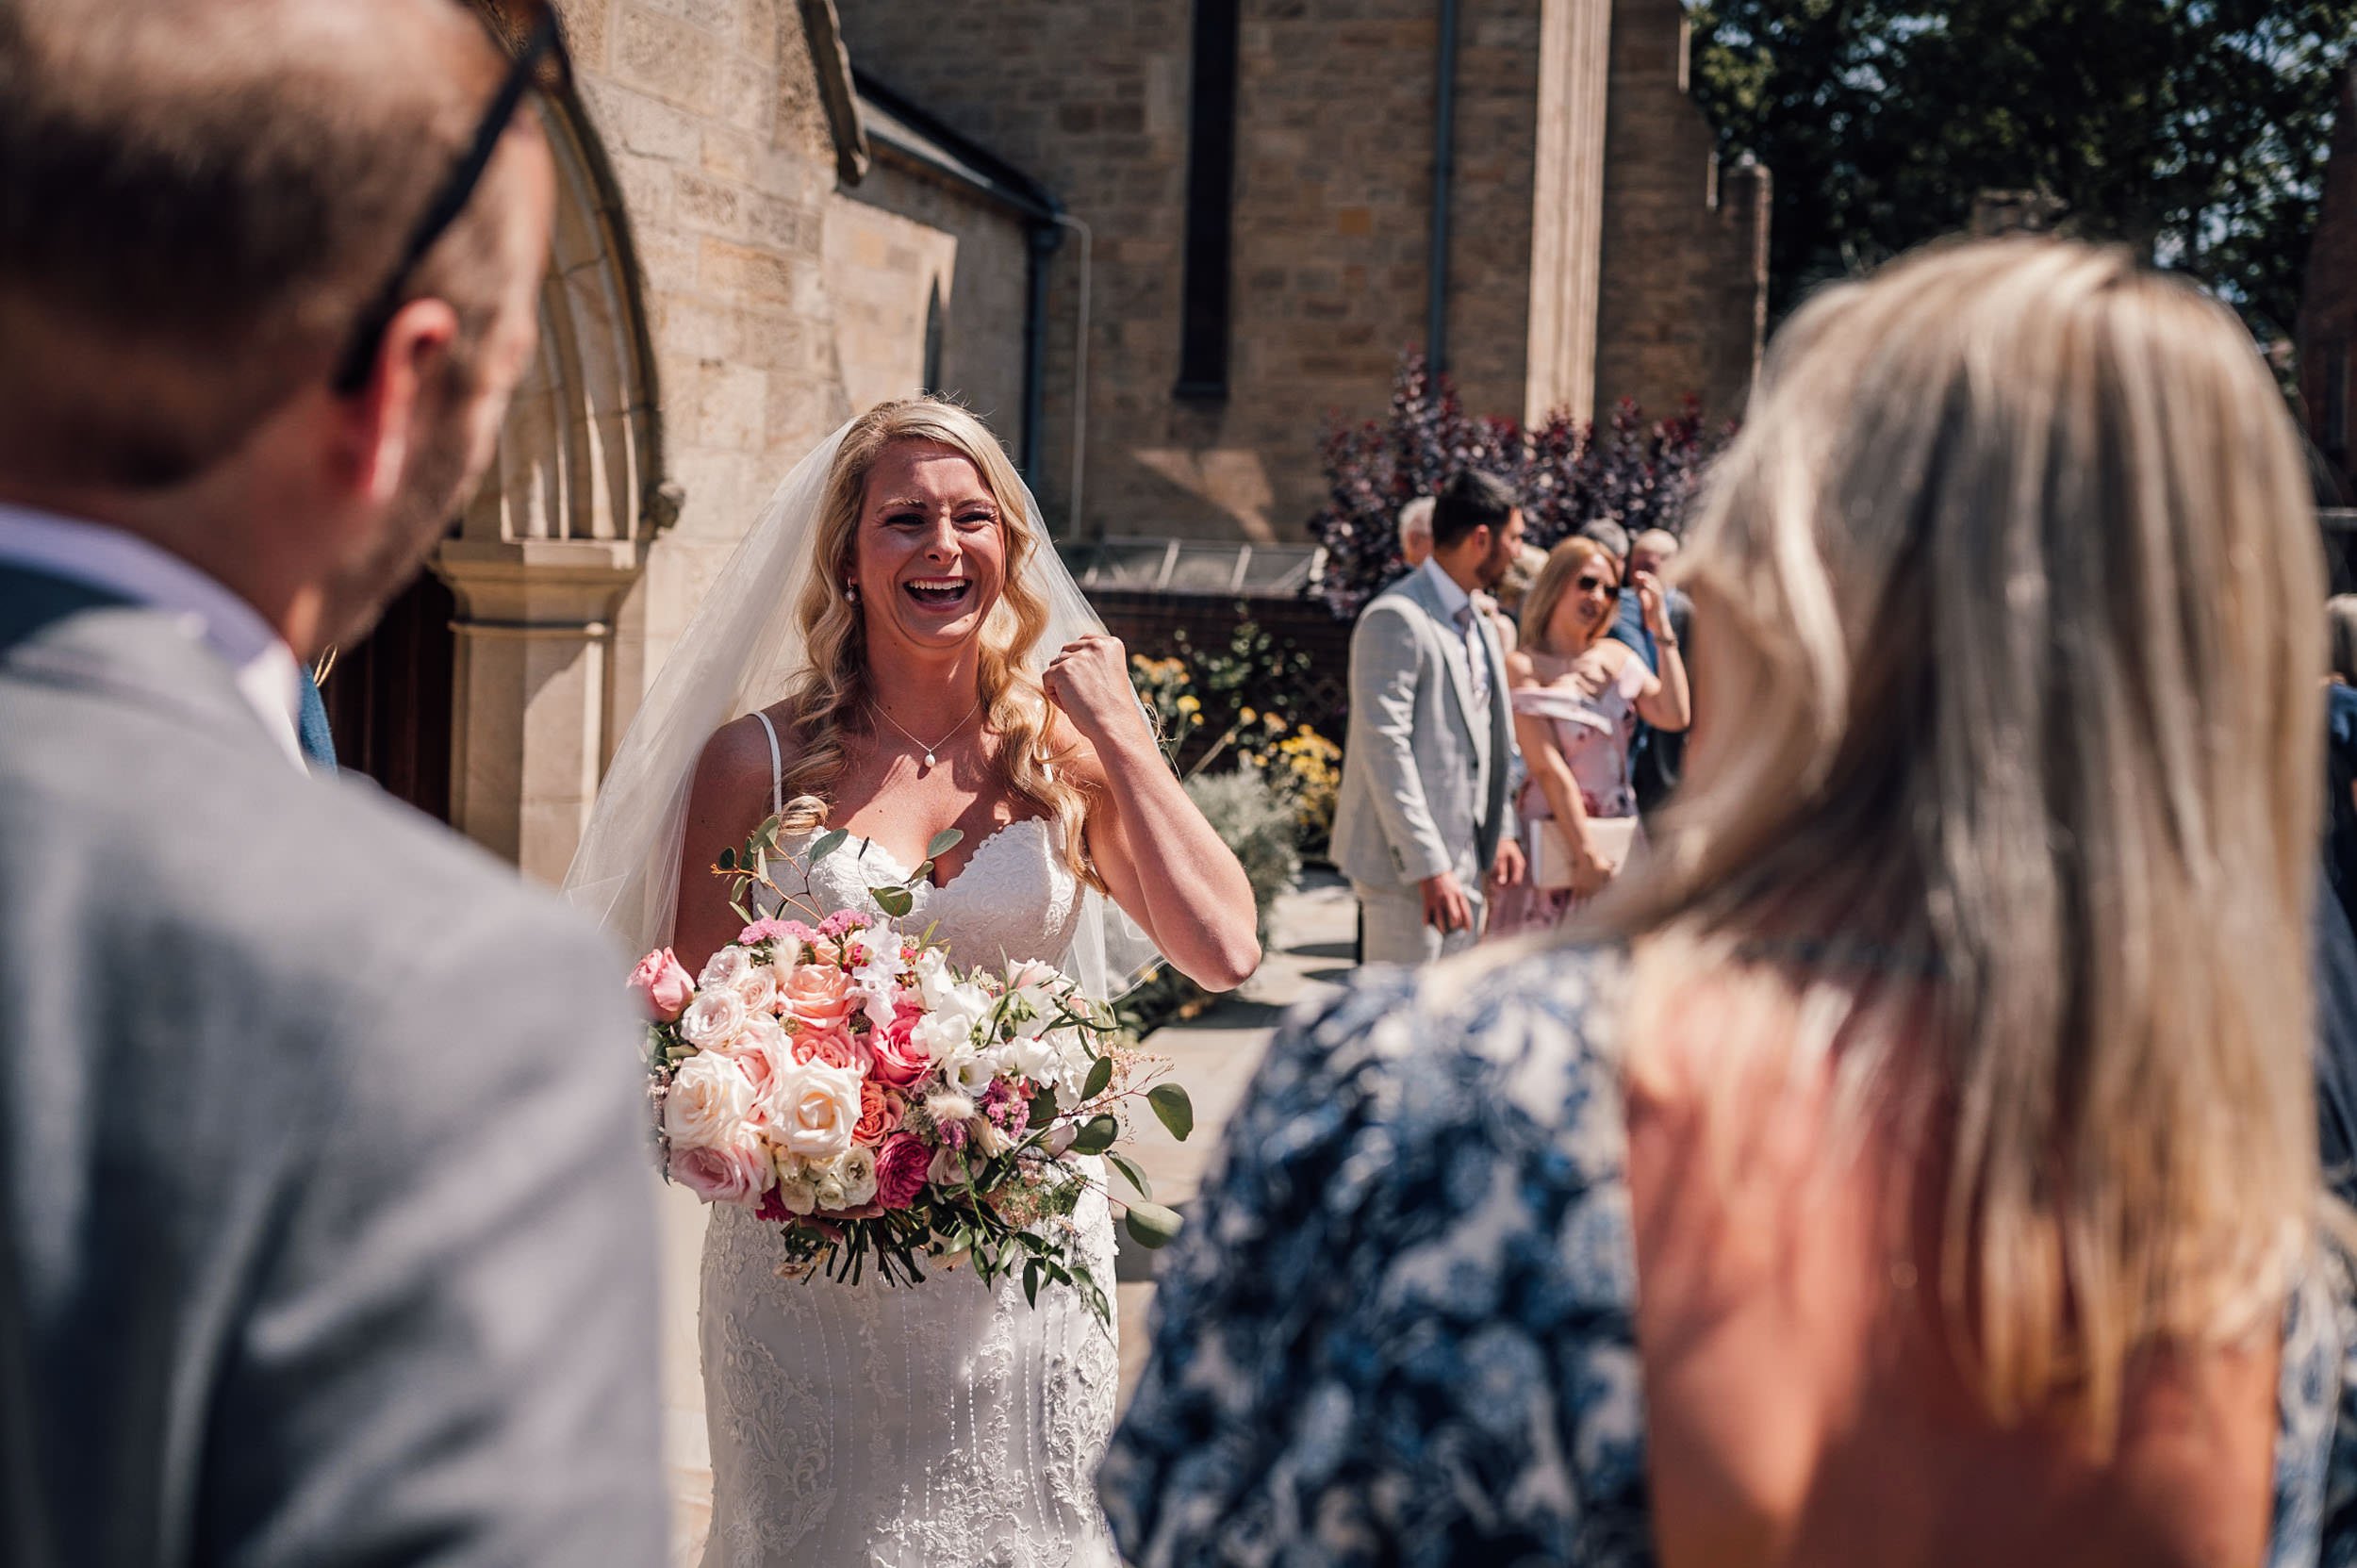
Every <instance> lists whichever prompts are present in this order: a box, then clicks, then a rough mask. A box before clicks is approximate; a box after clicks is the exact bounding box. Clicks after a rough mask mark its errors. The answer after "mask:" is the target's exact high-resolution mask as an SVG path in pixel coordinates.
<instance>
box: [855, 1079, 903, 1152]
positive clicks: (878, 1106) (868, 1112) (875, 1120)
mask: <svg viewBox="0 0 2357 1568" xmlns="http://www.w3.org/2000/svg"><path fill="white" fill-rule="evenodd" d="M908 1106H909V1102H908V1097H907V1096H905V1095H903V1094H901V1093H900V1091H899V1090H898V1089H887V1088H885V1087H884V1086H883V1085H882V1084H881V1083H878V1082H877V1081H875V1080H873V1079H869V1080H868V1081H866V1082H865V1083H862V1084H861V1085H860V1086H859V1123H858V1125H857V1126H855V1127H853V1128H852V1129H851V1142H853V1143H854V1144H858V1145H861V1146H863V1147H867V1148H874V1147H877V1146H878V1145H879V1144H882V1142H883V1141H884V1140H885V1139H886V1138H888V1137H890V1136H891V1135H892V1133H893V1131H894V1129H896V1128H898V1126H899V1125H900V1117H901V1115H902V1114H903V1113H905V1112H906V1111H907V1110H908Z"/></svg>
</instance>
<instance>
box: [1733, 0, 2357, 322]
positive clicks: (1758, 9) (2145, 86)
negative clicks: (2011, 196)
mask: <svg viewBox="0 0 2357 1568" xmlns="http://www.w3.org/2000/svg"><path fill="white" fill-rule="evenodd" d="M1691 11H1692V15H1693V18H1694V24H1695V36H1696V48H1695V60H1694V65H1695V77H1696V83H1697V89H1698V91H1699V93H1700V95H1701V97H1702V99H1703V101H1704V103H1705V106H1706V107H1707V108H1708V110H1709V112H1710V114H1711V116H1712V119H1713V121H1714V123H1715V124H1717V126H1718V128H1719V135H1720V139H1721V143H1722V147H1724V148H1725V150H1726V151H1727V152H1729V153H1730V154H1733V153H1736V152H1742V151H1748V152H1751V153H1753V154H1755V155H1756V156H1757V157H1759V158H1760V160H1761V161H1762V162H1764V163H1766V164H1767V165H1768V167H1769V169H1770V170H1771V171H1772V173H1773V174H1774V176H1775V219H1774V228H1773V232H1772V240H1771V244H1772V256H1771V261H1770V268H1771V282H1770V289H1771V308H1772V312H1773V313H1774V314H1776V315H1779V316H1780V315H1782V314H1783V313H1784V312H1785V311H1786V310H1788V308H1790V306H1791V305H1792V304H1793V303H1794V302H1795V301H1796V300H1797V299H1798V298H1799V297H1800V296H1801V295H1802V294H1804V293H1805V291H1806V290H1807V289H1809V288H1810V287H1812V286H1813V285H1815V284H1818V283H1821V282H1823V281H1825V280H1827V279H1829V278H1834V277H1840V276H1845V275H1848V274H1850V273H1853V272H1857V271H1859V270H1861V269H1863V268H1865V267H1869V266H1871V265H1873V264H1874V263H1876V262H1878V261H1881V260H1883V259H1884V258H1886V257H1887V256H1892V255H1895V254H1896V253H1897V252H1899V251H1902V250H1904V249H1905V248H1906V247H1908V246H1910V245H1914V244H1917V243H1920V241H1922V240H1925V239H1932V238H1934V237H1935V236H1937V235H1942V234H1947V233H1952V232H1953V231H1955V230H1957V229H1959V228H1962V227H1964V226H1966V224H1967V223H1969V221H1970V218H1971V216H1972V212H1973V207H1974V204H1975V202H1976V200H1978V199H1979V198H1981V197H1982V196H1983V195H1984V193H1987V192H1994V191H2004V192H2023V193H2028V194H2030V195H2031V197H2032V199H2033V201H2034V202H2036V203H2039V204H2043V205H2045V206H2049V207H2051V208H2052V210H2053V211H2054V212H2055V213H2056V214H2057V215H2058V216H2059V220H2060V225H2061V226H2062V227H2064V228H2065V229H2066V230H2067V231H2068V232H2072V233H2077V234H2081V235H2084V236H2085V237H2087V238H2090V239H2118V240H2122V241H2125V242H2127V243H2130V244H2133V245H2135V246H2137V247H2138V248H2139V249H2142V250H2145V251H2146V252H2148V253H2149V254H2151V256H2153V257H2154V259H2156V260H2157V261H2159V262H2161V263H2162V264H2163V265H2166V266H2173V267H2183V268H2184V269H2185V270H2187V271H2189V272H2194V273H2196V274H2198V275H2199V276H2200V277H2201V278H2203V279H2204V280H2206V281H2208V282H2209V283H2211V284H2213V285H2215V286H2216V287H2217V289H2218V290H2219V292H2220V293H2221V294H2222V295H2223V296H2224V297H2225V298H2227V299H2228V300H2230V301H2232V302H2233V305H2235V307H2236V308H2238V309H2239V310H2241V311H2242V312H2243V314H2244V317H2245V319H2246V320H2248V321H2249V322H2250V325H2251V328H2252V330H2253V331H2254V332H2256V333H2257V334H2258V335H2259V336H2260V337H2262V338H2278V337H2287V336H2289V334H2290V332H2291V328H2292V322H2293V318H2294V315H2295V314H2296V313H2297V311H2298V309H2299V288H2300V272H2301V270H2302V268H2303V267H2304V265H2305V263H2306V259H2307V254H2308V238H2309V235H2310V234H2311V232H2312V231H2313V230H2314V228H2315V225H2316V203H2317V200H2318V196H2319V193H2320V190H2321V187H2322V181H2323V172H2324V159H2325V155H2326V152H2327V150H2328V148H2329V144H2330V141H2331V135H2332V117H2333V115H2334V113H2335V111H2336V109H2337V107H2338V104H2339V96H2340V94H2339V86H2340V81H2341V78H2342V74H2343V73H2345V72H2346V71H2347V69H2348V67H2349V50H2350V44H2351V41H2352V40H2357V0H1946V3H1944V4H1940V3H1932V4H1906V3H1904V0H1702V3H1699V4H1696V5H1694V6H1692V7H1691Z"/></svg>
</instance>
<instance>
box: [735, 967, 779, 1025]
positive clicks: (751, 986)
mask: <svg viewBox="0 0 2357 1568" xmlns="http://www.w3.org/2000/svg"><path fill="white" fill-rule="evenodd" d="M731 985H732V988H733V990H734V991H735V992H736V996H737V999H738V1000H740V1001H742V1002H743V1003H744V1004H745V1011H746V1012H748V1013H754V1014H761V1013H767V1012H770V1011H772V1010H773V1009H775V1008H776V1006H777V1005H778V972H777V970H775V969H773V968H771V967H770V966H768V965H766V964H756V965H754V966H752V967H750V968H749V969H747V970H746V971H745V972H744V973H743V974H741V975H739V976H737V977H736V979H735V980H734V981H733V982H731Z"/></svg>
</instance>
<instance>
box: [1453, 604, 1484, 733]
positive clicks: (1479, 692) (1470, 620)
mask: <svg viewBox="0 0 2357 1568" xmlns="http://www.w3.org/2000/svg"><path fill="white" fill-rule="evenodd" d="M1480 614H1481V612H1480V611H1479V610H1476V609H1475V608H1474V607H1473V606H1472V605H1471V604H1460V605H1459V606H1458V609H1457V630H1458V632H1459V635H1462V636H1463V637H1464V639H1465V667H1466V668H1468V669H1470V670H1471V671H1472V672H1473V700H1474V706H1475V708H1477V709H1480V710H1481V711H1482V712H1485V713H1486V712H1488V711H1489V707H1490V646H1489V643H1488V642H1487V641H1486V640H1485V639H1484V638H1483V637H1482V635H1481V632H1480V623H1479V621H1478V620H1477V619H1475V618H1477V617H1478V616H1479V615H1480Z"/></svg>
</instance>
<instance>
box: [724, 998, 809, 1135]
mask: <svg viewBox="0 0 2357 1568" xmlns="http://www.w3.org/2000/svg"><path fill="white" fill-rule="evenodd" d="M765 1024H766V1025H767V1027H766V1029H765V1028H763V1027H761V1026H763V1025H765ZM704 1054H705V1055H707V1056H718V1057H723V1058H726V1059H727V1060H728V1061H731V1062H733V1063H735V1064H736V1066H737V1070H738V1071H740V1072H742V1073H743V1074H744V1075H745V1081H747V1082H748V1083H750V1084H751V1085H752V1086H753V1104H752V1109H751V1110H750V1111H748V1112H747V1113H746V1114H745V1119H746V1121H747V1122H748V1123H750V1125H752V1126H754V1127H762V1126H766V1125H767V1122H768V1119H769V1091H770V1090H771V1089H772V1088H774V1087H775V1086H776V1084H777V1081H778V1074H779V1073H781V1072H783V1071H784V1070H785V1069H786V1068H787V1067H790V1066H792V1065H794V1056H793V1053H792V1052H791V1051H790V1050H789V1049H788V1048H787V1047H786V1038H785V1035H784V1034H783V1032H781V1031H780V1030H779V1029H778V1026H777V1024H776V1023H775V1022H774V1021H772V1020H770V1019H767V1018H755V1019H754V1020H753V1021H752V1022H751V1023H750V1024H749V1025H748V1026H746V1029H745V1032H743V1033H741V1034H739V1035H738V1036H737V1037H736V1038H735V1039H733V1040H732V1041H730V1042H729V1043H728V1044H727V1045H725V1046H722V1047H719V1048H717V1049H714V1050H710V1051H706V1052H705V1053H704Z"/></svg>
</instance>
